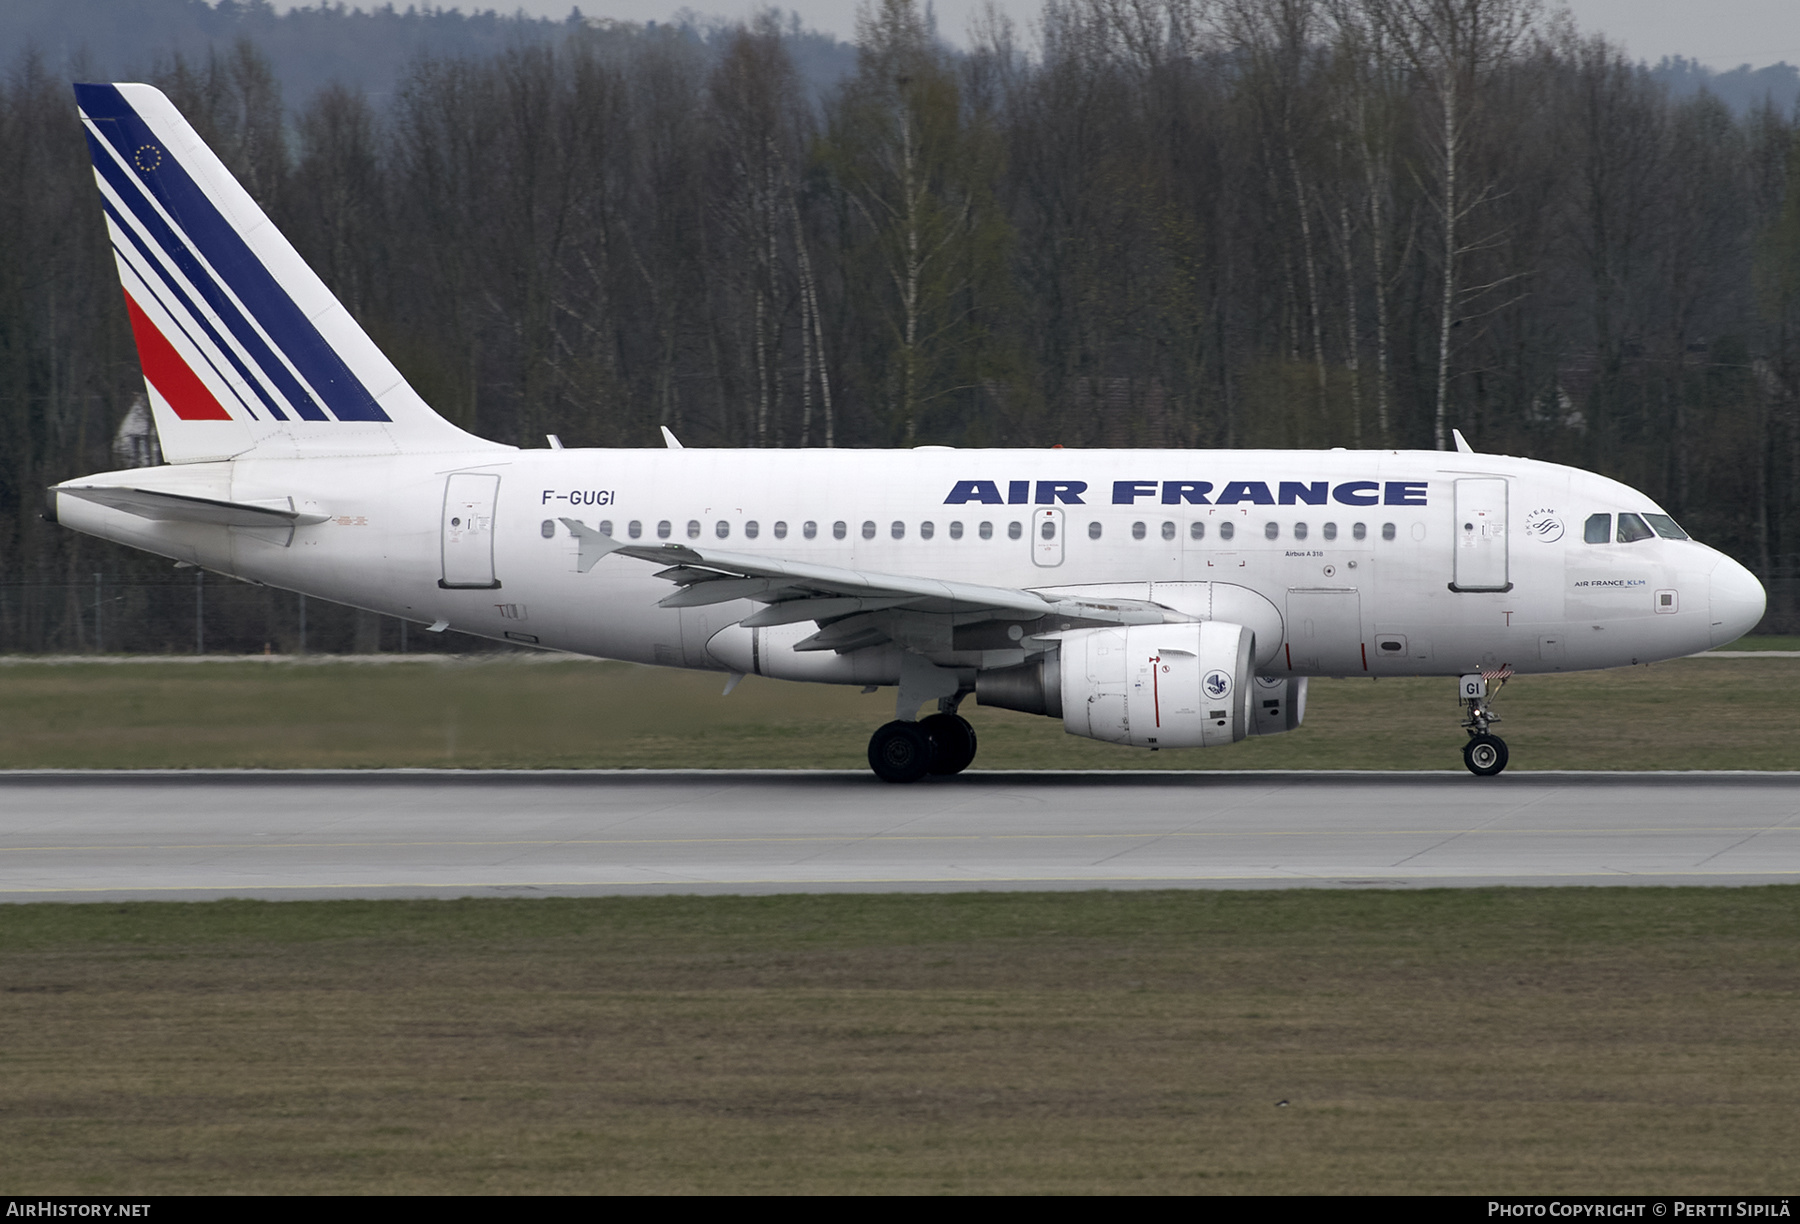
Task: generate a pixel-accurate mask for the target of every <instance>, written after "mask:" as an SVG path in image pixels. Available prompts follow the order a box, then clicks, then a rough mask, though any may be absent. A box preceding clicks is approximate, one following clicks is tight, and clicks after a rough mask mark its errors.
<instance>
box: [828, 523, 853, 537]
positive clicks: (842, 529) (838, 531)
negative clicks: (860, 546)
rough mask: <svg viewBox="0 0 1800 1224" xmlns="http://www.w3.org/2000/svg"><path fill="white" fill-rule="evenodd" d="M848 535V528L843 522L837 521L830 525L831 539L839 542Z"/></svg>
mask: <svg viewBox="0 0 1800 1224" xmlns="http://www.w3.org/2000/svg"><path fill="white" fill-rule="evenodd" d="M849 534H850V528H849V526H848V525H846V524H845V522H844V521H843V520H842V519H839V520H838V521H837V522H835V523H833V524H832V525H831V538H832V539H834V540H841V539H843V538H844V537H845V536H847V535H849Z"/></svg>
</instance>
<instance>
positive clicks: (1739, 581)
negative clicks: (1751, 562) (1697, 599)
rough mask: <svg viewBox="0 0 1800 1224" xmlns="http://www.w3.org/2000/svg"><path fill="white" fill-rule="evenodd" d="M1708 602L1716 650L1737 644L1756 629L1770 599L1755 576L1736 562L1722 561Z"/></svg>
mask: <svg viewBox="0 0 1800 1224" xmlns="http://www.w3.org/2000/svg"><path fill="white" fill-rule="evenodd" d="M1711 585H1712V594H1711V598H1710V601H1709V607H1710V610H1711V611H1710V615H1709V616H1708V618H1707V619H1708V621H1709V622H1710V625H1711V640H1712V644H1713V645H1714V646H1723V645H1725V643H1727V642H1731V641H1736V640H1737V639H1738V638H1741V637H1743V636H1744V635H1745V634H1746V633H1748V632H1750V630H1752V629H1754V628H1755V627H1756V622H1757V621H1760V620H1761V619H1762V616H1763V609H1764V608H1766V607H1767V606H1768V596H1767V595H1766V594H1765V593H1764V591H1763V587H1762V583H1760V582H1758V581H1757V580H1756V575H1755V574H1752V573H1751V572H1750V571H1749V570H1747V569H1745V568H1744V567H1743V566H1741V565H1739V564H1738V563H1737V562H1736V561H1733V560H1732V559H1731V558H1730V557H1721V558H1719V564H1718V565H1716V566H1714V567H1713V572H1712V584H1711Z"/></svg>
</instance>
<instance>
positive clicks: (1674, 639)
mask: <svg viewBox="0 0 1800 1224" xmlns="http://www.w3.org/2000/svg"><path fill="white" fill-rule="evenodd" d="M456 474H477V475H479V476H481V477H483V479H480V480H474V481H471V480H468V479H464V480H461V481H459V482H452V481H451V477H452V476H454V475H456ZM1459 482H1465V483H1463V484H1462V485H1461V486H1460V489H1459ZM81 483H83V484H95V485H102V484H104V485H122V486H131V487H136V488H143V489H151V490H158V491H162V492H168V493H178V494H183V495H187V496H195V497H207V498H213V499H216V500H220V501H230V502H236V503H263V504H271V505H275V504H281V503H283V502H284V501H285V500H286V499H292V507H293V509H295V510H297V511H300V512H302V513H303V514H306V515H308V516H325V517H324V521H322V522H312V523H309V524H306V525H301V526H297V527H293V528H281V529H275V528H267V529H265V528H250V527H227V526H217V525H211V524H204V523H189V522H173V521H161V520H156V519H150V518H145V517H140V516H137V515H134V514H132V513H129V512H126V511H124V510H118V509H112V508H108V507H106V506H101V505H96V504H92V503H90V502H84V501H78V500H75V499H72V498H69V497H64V498H62V499H61V500H60V505H59V508H58V515H59V519H60V521H61V522H63V523H64V524H66V525H68V526H70V527H72V528H75V529H76V530H80V531H84V532H88V533H90V534H93V535H96V536H101V537H104V538H107V539H111V540H116V541H119V542H121V543H124V544H128V545H131V546H133V547H136V548H141V549H145V550H148V551H151V552H155V553H160V554H162V555H164V556H168V557H171V558H174V559H176V560H178V561H184V562H189V563H192V564H195V565H199V566H203V567H205V568H207V569H210V570H214V571H217V572H220V573H225V574H230V575H234V576H236V577H240V578H244V579H248V580H250V581H253V582H259V583H265V584H268V585H270V586H276V587H282V588H288V589H292V590H296V591H301V592H304V593H306V594H308V595H313V596H317V597H320V598H323V599H329V600H335V601H338V602H341V603H345V604H351V605H355V606H357V607H361V608H366V609H370V610H373V611H376V612H380V613H384V614H387V615H390V616H396V617H401V618H404V619H407V620H410V621H414V622H419V623H424V624H433V625H438V626H448V627H450V628H454V629H456V630H459V631H461V632H465V633H472V634H477V635H481V636H484V637H489V638H495V639H500V640H511V641H515V642H522V643H527V644H531V645H536V646H540V647H544V648H548V649H554V650H562V651H570V652H574V653H578V654H584V655H596V656H602V657H606V658H614V659H625V660H632V661H637V662H643V663H657V664H665V665H671V666H678V667H689V668H707V669H713V670H733V671H738V670H757V671H762V672H764V673H765V674H773V675H782V674H792V675H793V677H794V678H813V679H820V680H835V681H839V682H844V683H894V682H895V679H896V677H895V676H894V675H889V674H886V672H887V671H888V670H889V669H890V668H897V666H898V664H897V662H894V660H896V659H897V658H898V653H897V652H895V651H893V650H888V651H885V652H883V651H865V652H862V654H863V658H862V659H861V661H860V662H856V661H853V662H851V663H843V662H841V661H838V660H836V659H835V658H828V659H820V660H819V661H818V662H817V664H816V665H812V667H811V670H810V671H807V670H804V669H803V670H801V671H799V672H784V671H783V670H782V668H781V667H780V666H765V665H764V664H765V663H766V659H765V656H766V655H767V654H769V653H770V652H771V651H785V650H786V648H787V647H788V646H789V645H791V644H792V643H793V641H794V640H795V639H796V638H797V637H798V636H800V635H802V633H803V632H811V631H812V630H813V627H812V626H811V625H805V626H796V627H794V628H793V629H792V630H791V632H787V633H785V634H773V633H772V635H771V636H770V637H768V639H767V640H764V639H762V638H757V639H755V640H754V642H751V639H750V638H749V637H748V636H745V635H747V634H748V633H749V631H739V636H740V637H742V638H743V642H739V643H738V644H737V646H736V648H734V647H733V646H732V644H731V643H732V639H731V636H730V635H729V634H725V635H724V636H721V635H722V633H723V631H726V630H728V629H729V628H730V627H731V626H733V625H735V624H736V622H738V621H740V620H742V619H743V618H745V617H746V616H748V615H750V614H751V613H752V612H754V611H755V610H756V609H757V607H758V606H759V605H757V604H755V603H752V602H750V601H748V600H736V601H732V602H726V603H715V604H712V605H709V606H703V607H687V608H663V607H659V606H658V604H659V601H660V600H662V599H663V598H664V597H666V596H668V595H669V594H670V592H671V591H673V590H674V589H675V588H674V587H672V586H671V585H670V583H669V582H668V581H666V580H665V579H662V578H659V577H657V574H658V573H659V571H660V570H661V569H662V568H663V567H661V566H659V565H657V564H654V563H649V562H646V561H643V560H639V559H633V558H629V557H624V556H607V557H604V558H603V559H601V560H600V561H599V562H598V564H595V565H593V566H592V567H591V568H589V569H588V570H587V571H586V572H581V571H580V570H579V569H578V566H577V556H578V550H577V541H576V539H575V538H574V537H573V536H572V535H571V533H570V532H569V531H568V530H566V529H565V528H564V527H563V526H562V525H561V520H562V519H565V518H568V519H575V520H578V521H580V522H582V523H584V524H586V525H587V526H590V527H596V528H598V529H599V530H601V531H603V532H606V533H608V534H610V535H612V536H613V537H614V538H616V539H627V538H628V537H635V538H634V539H632V542H635V543H641V544H656V543H659V542H664V541H666V542H667V543H670V544H688V543H690V542H694V543H699V544H704V545H706V546H708V547H713V548H720V549H725V548H729V549H730V550H732V551H733V552H736V553H742V554H764V555H767V556H769V557H771V558H780V559H783V560H787V561H794V562H805V563H809V564H816V565H829V566H834V567H839V568H842V569H850V570H858V571H865V572H870V573H877V574H887V575H913V576H921V577H930V578H935V579H943V580H955V581H963V582H973V583H981V584H985V585H987V586H992V587H1010V588H1024V589H1029V590H1046V589H1056V590H1068V589H1070V588H1084V589H1087V590H1090V591H1091V590H1093V589H1095V588H1101V589H1103V593H1104V594H1106V595H1107V596H1109V597H1113V598H1135V599H1143V600H1151V601H1155V602H1158V603H1165V604H1169V605H1170V606H1176V607H1179V606H1181V604H1182V600H1183V598H1184V592H1191V591H1193V590H1195V589H1197V588H1196V587H1195V586H1194V585H1193V584H1201V583H1213V584H1227V585H1229V586H1231V587H1234V588H1244V589H1247V590H1249V591H1254V592H1256V593H1257V594H1259V595H1260V596H1261V597H1262V598H1263V599H1266V600H1267V601H1268V603H1269V604H1271V605H1273V607H1274V608H1275V609H1276V610H1277V611H1278V613H1279V619H1280V627H1279V629H1278V630H1275V632H1276V633H1278V635H1279V642H1278V643H1274V642H1270V641H1268V640H1267V638H1268V636H1269V633H1270V631H1271V629H1272V628H1273V625H1272V623H1271V625H1270V626H1268V627H1265V628H1263V629H1261V630H1259V646H1258V649H1257V653H1256V663H1257V666H1258V668H1259V669H1260V670H1261V671H1263V672H1266V673H1269V674H1273V675H1283V674H1287V675H1323V676H1344V675H1367V676H1383V675H1391V676H1418V675H1453V674H1459V673H1465V672H1469V671H1473V670H1479V669H1483V668H1494V667H1510V668H1511V669H1512V670H1513V671H1515V672H1519V673H1529V672H1553V671H1573V670H1578V669H1584V668H1602V667H1617V666H1621V665H1626V664H1631V663H1639V662H1650V661H1653V660H1659V659H1668V658H1674V657H1679V656H1682V655H1687V654H1692V653H1694V652H1696V651H1700V650H1704V649H1706V648H1708V647H1709V646H1712V645H1717V644H1719V643H1721V642H1724V641H1727V640H1730V639H1731V638H1735V637H1737V636H1739V635H1740V634H1742V633H1743V632H1745V631H1746V630H1748V629H1749V628H1750V627H1751V625H1752V624H1754V622H1755V620H1756V619H1757V617H1759V616H1760V615H1761V611H1762V602H1763V601H1762V591H1761V588H1760V586H1758V585H1757V583H1756V581H1755V579H1754V578H1753V577H1752V576H1751V575H1749V573H1748V572H1747V571H1745V570H1744V569H1743V568H1742V567H1741V566H1739V565H1737V563H1736V562H1733V561H1731V560H1730V559H1729V558H1727V557H1725V556H1724V555H1723V554H1721V553H1719V552H1717V551H1715V550H1713V549H1711V548H1708V547H1706V546H1705V545H1703V544H1700V543H1698V542H1696V541H1692V540H1678V539H1664V538H1649V539H1643V540H1638V541H1636V542H1633V543H1617V542H1614V541H1613V540H1612V539H1611V538H1608V539H1607V541H1606V542H1604V543H1599V542H1596V543H1589V542H1587V541H1586V540H1585V539H1584V534H1583V524H1584V522H1585V521H1586V520H1587V519H1588V518H1589V517H1590V516H1591V515H1594V514H1597V513H1608V514H1611V515H1614V516H1616V515H1618V514H1620V513H1625V512H1629V513H1643V512H1655V511H1656V510H1657V508H1656V507H1655V505H1654V504H1653V503H1652V502H1651V501H1650V500H1649V499H1648V498H1646V497H1644V496H1643V495H1642V494H1640V493H1637V492H1636V491H1634V490H1632V489H1630V488H1628V487H1626V486H1624V485H1622V484H1619V483H1618V482H1616V481H1613V480H1609V479H1606V478H1604V477H1600V476H1595V475H1592V474H1589V473H1586V472H1582V471H1579V470H1576V469H1573V468H1568V467H1562V466H1558V465H1554V464H1548V463H1540V462H1536V461H1532V460H1525V459H1515V458H1508V457H1503V456H1497V455H1482V454H1466V453H1453V452H1429V451H1428V452H1419V451H1356V452H1352V451H1304V452H1302V451H1147V450H1146V451H1074V450H1048V451H1046V450H948V449H921V450H911V451H865V450H802V451H769V450H750V451H746V450H699V449H687V450H680V449H669V450H542V451H536V450H533V451H525V450H511V449H504V448H493V449H483V450H478V451H471V452H468V453H463V454H418V455H395V456H391V457H380V458H369V457H345V458H322V457H311V458H304V459H278V458H271V459H239V460H236V461H228V462H218V463H191V464H184V465H178V466H168V467H159V468H149V469H139V470H133V471H125V472H114V473H108V474H106V475H103V476H95V477H91V478H88V479H87V480H85V481H83V482H81ZM471 489H473V490H475V492H474V494H473V495H472V496H473V497H474V499H475V500H474V501H473V502H470V501H469V500H468V498H467V496H465V495H466V494H468V491H469V490H471ZM483 490H487V491H488V492H485V493H484V492H483ZM1495 490H1498V491H1499V494H1498V496H1497V497H1496V495H1495ZM1476 492H1479V493H1481V494H1482V497H1484V498H1485V501H1483V500H1482V498H1478V497H1476V496H1475V493H1476ZM484 497H486V498H491V501H489V502H485V503H484V502H482V499H483V498H484ZM1459 497H1461V498H1462V499H1463V500H1462V502H1461V503H1459ZM459 498H462V499H463V500H462V502H460V503H459V501H458V499H459ZM1221 502H1223V503H1224V504H1221ZM1477 502H1480V503H1481V505H1482V506H1483V507H1484V508H1483V509H1482V511H1481V513H1482V514H1485V515H1488V516H1489V517H1488V519H1487V521H1486V522H1484V523H1483V524H1482V525H1481V526H1479V527H1477V526H1475V524H1474V523H1473V521H1472V520H1471V521H1459V519H1463V520H1469V519H1470V516H1469V514H1467V513H1462V514H1459V504H1460V506H1461V508H1462V509H1463V510H1465V511H1466V510H1467V508H1468V506H1470V505H1474V504H1476V503H1477ZM1489 503H1493V504H1489ZM459 507H460V508H459ZM465 515H466V516H468V517H470V519H471V522H469V523H464V522H463V521H462V520H463V518H464V517H465ZM453 521H454V525H453ZM665 525H666V526H665ZM809 525H810V527H809ZM1047 527H1048V528H1049V529H1050V530H1049V532H1048V536H1046V528H1047ZM471 529H473V535H470V534H469V532H470V531H471ZM483 532H486V533H487V534H486V536H485V537H484V536H483V534H482V533H483ZM664 532H666V533H667V534H666V535H665V534H664ZM471 544H472V545H473V548H471V547H470V546H471ZM1459 550H1461V553H1460V556H1459ZM484 566H491V570H484V569H483V567H484ZM1459 567H1460V568H1459ZM1459 575H1461V576H1462V577H1463V578H1464V579H1465V581H1462V582H1460V583H1459ZM1471 575H1473V576H1474V577H1473V580H1468V579H1469V578H1470V576H1471ZM447 579H448V580H449V582H448V585H446V580H447ZM1459 586H1460V587H1461V588H1462V589H1458V588H1459ZM1471 587H1478V588H1483V589H1469V588H1471ZM715 639H717V640H716V641H715ZM746 642H748V643H750V644H749V645H745V644H744V643H746ZM709 643H712V645H711V646H710V647H709ZM909 645H911V646H912V648H914V649H918V650H919V652H920V653H922V654H925V655H927V656H929V657H931V658H932V659H933V661H934V662H936V663H939V664H940V665H953V666H960V667H965V668H967V667H975V668H986V667H1002V666H1007V665H1009V663H1011V662H1014V661H1016V660H1014V659H1013V658H1011V656H1010V655H1009V654H1008V652H1007V651H1006V649H1004V647H1005V646H1006V645H1007V644H1006V643H1005V642H1000V643H999V646H1000V647H1001V649H994V645H995V644H994V643H986V644H980V645H978V647H972V648H970V649H959V647H958V644H957V643H954V642H951V641H948V640H945V641H941V642H937V643H923V644H909ZM1277 646H1278V647H1279V648H1277ZM752 650H753V651H754V653H753V654H752V653H747V652H751V651H752ZM1019 657H1023V656H1022V655H1021V656H1019ZM746 659H747V660H748V662H746Z"/></svg>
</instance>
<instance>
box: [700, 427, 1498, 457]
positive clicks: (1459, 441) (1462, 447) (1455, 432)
mask: <svg viewBox="0 0 1800 1224" xmlns="http://www.w3.org/2000/svg"><path fill="white" fill-rule="evenodd" d="M665 432H667V431H665ZM1450 436H1451V437H1452V438H1455V439H1456V449H1457V450H1459V451H1461V452H1462V453H1463V454H1465V455H1473V454H1474V453H1475V448H1474V447H1473V446H1470V445H1469V440H1468V439H1467V438H1465V437H1463V436H1462V430H1460V429H1452V430H1451V431H1450Z"/></svg>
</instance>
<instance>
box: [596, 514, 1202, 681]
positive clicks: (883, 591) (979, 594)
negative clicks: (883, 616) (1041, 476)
mask: <svg viewBox="0 0 1800 1224" xmlns="http://www.w3.org/2000/svg"><path fill="white" fill-rule="evenodd" d="M562 521H563V523H564V524H565V525H567V526H568V527H569V529H570V531H571V532H572V533H573V534H574V535H575V536H576V538H577V539H578V540H579V541H580V542H581V561H580V568H581V569H583V570H585V569H588V568H591V567H592V565H593V563H594V562H595V561H598V560H599V559H600V558H601V557H603V556H606V555H608V554H610V553H615V552H616V553H620V554H622V555H624V556H627V557H635V558H637V559H639V560H643V561H652V562H661V563H665V564H667V565H668V568H667V569H664V570H662V571H661V572H660V573H659V574H658V575H657V576H658V577H660V578H666V579H667V580H668V581H670V582H672V583H674V584H675V586H676V587H677V588H678V589H677V590H675V591H673V592H672V593H670V594H669V595H668V596H667V597H665V598H664V599H663V600H661V602H660V606H662V607H665V608H697V607H704V606H706V605H708V604H717V603H727V602H730V601H731V600H735V599H748V600H753V601H755V602H757V603H761V604H764V605H766V606H765V607H763V608H762V609H761V610H760V611H758V612H754V613H752V614H751V615H750V616H748V617H746V618H744V620H743V621H741V622H739V623H740V624H742V625H743V626H744V627H745V628H746V629H758V628H765V627H769V626H773V625H791V624H797V623H799V622H801V621H816V622H818V623H819V625H820V627H821V630H822V632H821V633H820V634H818V635H815V637H816V638H817V640H816V641H814V640H812V639H808V641H807V642H806V643H803V644H802V645H799V646H796V647H795V649H818V650H825V649H846V648H851V647H850V646H849V643H850V642H851V641H852V640H855V641H856V642H857V644H858V645H862V644H867V640H868V639H871V638H872V637H882V638H885V637H888V636H891V635H890V634H888V633H886V632H883V631H882V630H881V629H880V627H878V626H877V625H876V624H872V623H870V622H869V621H868V620H866V619H865V618H864V617H862V616H861V615H860V614H864V613H889V614H892V615H901V616H907V615H910V616H927V617H932V618H934V619H935V618H944V619H948V620H951V621H953V622H954V623H958V624H973V623H976V622H979V621H984V620H1004V619H1015V618H1016V619H1018V620H1020V621H1038V620H1041V619H1044V618H1047V617H1055V618H1058V620H1059V621H1064V620H1066V621H1069V622H1077V621H1079V622H1081V623H1084V624H1088V625H1093V624H1115V625H1146V624H1163V623H1165V622H1169V621H1185V620H1190V619H1192V618H1191V617H1188V616H1186V615H1184V614H1182V613H1179V612H1175V611H1173V610H1172V609H1169V608H1165V607H1163V606H1162V605H1161V604H1156V603H1151V602H1148V601H1145V600H1106V601H1090V600H1081V599H1071V598H1067V597H1059V596H1047V595H1040V594H1038V593H1037V592H1035V591H1028V590H1021V589H1017V588H1013V587H997V586H985V585H982V584H980V583H972V582H952V581H947V580H945V579H940V578H921V577H917V576H913V575H906V574H883V573H873V572H869V571H866V570H853V569H843V568H840V567H838V566H831V565H815V564H812V563H810V562H804V561H790V560H786V559H783V558H779V557H770V556H765V555H762V554H755V553H743V552H734V551H731V550H727V549H713V548H706V547H704V546H698V547H697V546H692V545H687V544H656V545H642V544H625V543H622V542H619V541H616V540H613V539H612V538H611V537H609V536H602V535H601V534H600V533H599V532H597V531H595V530H594V529H593V528H591V527H588V526H586V525H585V524H582V523H578V522H576V521H574V520H572V519H564V520H562ZM846 622H848V623H846ZM828 625H830V626H832V628H833V629H836V630H837V631H836V632H832V631H831V630H829V629H827V626H828ZM839 625H841V626H842V627H841V628H838V626H839ZM1058 627H1061V626H1060V625H1059V626H1058ZM853 630H854V635H853V636H852V631H853Z"/></svg>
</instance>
